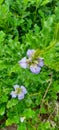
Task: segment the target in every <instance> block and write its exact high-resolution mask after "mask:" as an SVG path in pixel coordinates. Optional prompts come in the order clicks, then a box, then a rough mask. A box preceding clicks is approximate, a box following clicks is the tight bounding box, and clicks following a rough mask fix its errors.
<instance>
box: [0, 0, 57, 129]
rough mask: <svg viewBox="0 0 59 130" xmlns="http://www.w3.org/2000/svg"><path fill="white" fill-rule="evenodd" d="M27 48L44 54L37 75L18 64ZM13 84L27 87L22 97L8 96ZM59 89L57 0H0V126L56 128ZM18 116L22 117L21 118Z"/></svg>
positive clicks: (40, 54) (37, 54)
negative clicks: (42, 65)
mask: <svg viewBox="0 0 59 130" xmlns="http://www.w3.org/2000/svg"><path fill="white" fill-rule="evenodd" d="M28 49H35V50H36V54H35V56H40V57H43V58H44V67H42V70H41V72H40V73H39V74H37V75H35V74H33V73H31V72H30V70H29V69H23V68H21V67H20V65H19V64H18V62H19V60H21V58H23V57H25V56H26V52H27V50H28ZM15 84H19V85H20V86H21V85H24V86H25V87H26V89H27V92H28V93H27V94H26V95H25V98H24V99H23V100H18V99H17V98H15V99H14V98H12V97H11V95H10V93H11V91H13V86H14V85H15ZM47 90H48V91H47ZM58 92H59V1H58V0H0V122H1V126H2V125H3V124H4V125H5V127H6V126H9V125H13V124H16V125H17V126H18V128H17V130H26V129H28V130H36V129H37V130H58V127H59V126H58V125H59V123H58V119H59V115H58V114H59V111H58V113H57V112H56V111H57V106H56V103H57V93H58ZM20 117H25V120H24V122H21V121H20ZM2 120H3V121H2Z"/></svg>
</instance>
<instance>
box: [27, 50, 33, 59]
mask: <svg viewBox="0 0 59 130" xmlns="http://www.w3.org/2000/svg"><path fill="white" fill-rule="evenodd" d="M34 53H35V50H34V49H28V51H27V56H28V58H29V57H32V55H33V54H34Z"/></svg>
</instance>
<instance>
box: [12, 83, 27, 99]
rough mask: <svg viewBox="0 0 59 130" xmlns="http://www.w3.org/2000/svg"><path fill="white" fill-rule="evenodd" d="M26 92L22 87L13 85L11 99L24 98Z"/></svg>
mask: <svg viewBox="0 0 59 130" xmlns="http://www.w3.org/2000/svg"><path fill="white" fill-rule="evenodd" d="M26 93H27V90H26V88H25V87H24V86H19V85H14V91H12V92H11V96H12V98H16V97H18V99H19V100H21V99H23V98H24V95H25V94H26Z"/></svg>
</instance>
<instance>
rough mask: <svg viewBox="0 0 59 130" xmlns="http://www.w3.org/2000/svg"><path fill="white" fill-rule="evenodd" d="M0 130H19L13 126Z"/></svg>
mask: <svg viewBox="0 0 59 130" xmlns="http://www.w3.org/2000/svg"><path fill="white" fill-rule="evenodd" d="M0 130H17V128H16V126H15V125H12V126H8V127H6V128H3V129H0Z"/></svg>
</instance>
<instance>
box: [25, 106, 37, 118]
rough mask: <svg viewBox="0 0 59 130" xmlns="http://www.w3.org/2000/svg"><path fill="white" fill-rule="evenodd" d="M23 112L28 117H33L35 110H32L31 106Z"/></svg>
mask: <svg viewBox="0 0 59 130" xmlns="http://www.w3.org/2000/svg"><path fill="white" fill-rule="evenodd" d="M23 114H24V116H25V117H26V118H33V117H34V114H35V112H34V111H33V110H31V108H29V109H25V111H24V113H23Z"/></svg>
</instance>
